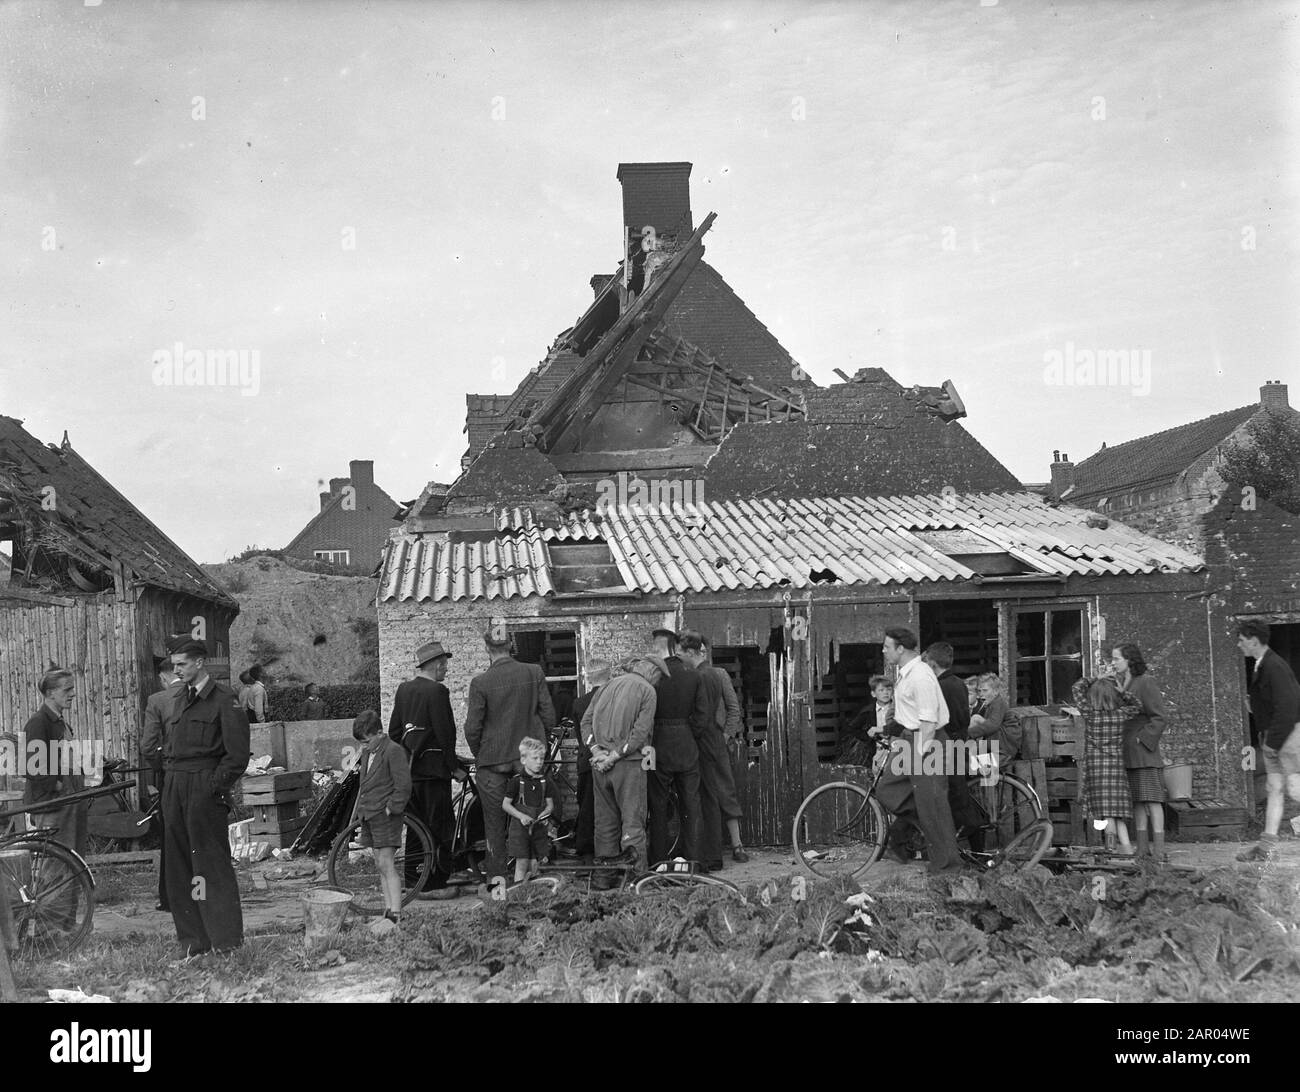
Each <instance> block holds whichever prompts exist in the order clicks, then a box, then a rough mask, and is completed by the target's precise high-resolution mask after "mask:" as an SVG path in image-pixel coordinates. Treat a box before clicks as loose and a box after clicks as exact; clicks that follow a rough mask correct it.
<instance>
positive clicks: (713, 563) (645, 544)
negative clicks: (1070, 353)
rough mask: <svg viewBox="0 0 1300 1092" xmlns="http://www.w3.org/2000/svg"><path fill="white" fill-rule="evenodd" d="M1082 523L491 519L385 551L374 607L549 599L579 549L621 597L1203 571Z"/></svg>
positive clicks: (1061, 519)
mask: <svg viewBox="0 0 1300 1092" xmlns="http://www.w3.org/2000/svg"><path fill="white" fill-rule="evenodd" d="M1089 521H1091V523H1092V524H1096V523H1097V522H1098V521H1097V518H1096V515H1095V513H1090V512H1086V511H1083V510H1081V509H1077V508H1070V507H1065V506H1051V505H1048V504H1047V503H1046V502H1045V501H1044V500H1043V498H1042V497H1039V496H1034V495H1032V494H1028V493H1014V494H1013V493H1002V494H996V493H982V494H962V495H953V494H947V495H929V496H895V497H876V498H863V497H854V496H842V497H835V498H823V499H811V498H793V499H785V498H783V499H773V498H763V499H755V500H739V501H724V502H719V501H709V502H706V503H703V504H685V505H681V504H677V505H671V506H667V507H660V508H653V507H647V508H642V507H638V506H635V505H633V506H628V505H613V506H609V507H608V508H602V509H600V510H599V511H598V512H592V511H589V510H588V511H584V512H582V513H573V514H569V515H567V516H562V517H559V518H555V517H554V516H550V515H547V516H543V517H540V518H539V516H538V514H537V513H536V512H534V511H533V510H532V509H531V508H503V509H501V510H499V511H498V512H497V513H496V528H495V531H493V530H488V531H486V532H474V531H468V532H463V533H458V532H452V533H450V534H449V535H447V536H446V537H445V540H444V541H440V540H439V538H438V537H435V536H432V535H406V534H404V535H401V536H398V537H395V538H394V539H392V540H390V542H389V544H388V546H387V548H386V550H385V553H384V561H383V565H382V566H381V569H380V585H379V599H380V601H381V602H386V601H408V600H413V601H417V602H422V601H434V602H442V601H459V600H467V599H509V598H514V597H520V596H530V595H543V596H546V595H554V594H556V590H557V589H556V579H555V571H554V570H555V568H556V567H557V563H556V562H555V560H554V559H553V558H552V556H551V551H552V549H553V548H554V547H557V546H565V545H569V544H574V545H581V544H583V543H588V544H601V543H603V544H604V545H605V546H607V547H608V550H609V554H610V556H611V557H612V561H613V564H614V566H616V567H617V570H618V573H619V575H620V576H621V578H622V581H623V587H622V588H621V589H619V591H620V592H622V593H623V594H636V593H652V592H662V593H671V592H688V591H695V592H702V591H726V590H734V589H762V588H778V587H790V588H805V587H809V586H811V585H813V584H818V583H826V582H833V583H846V584H859V585H889V584H904V583H908V582H928V581H942V580H974V581H980V580H983V579H989V578H987V577H983V576H981V575H980V574H979V573H978V572H977V571H976V570H975V569H974V568H971V567H969V566H968V565H966V564H964V563H963V559H965V560H972V558H973V557H974V555H990V554H1002V555H1006V556H1007V557H1009V558H1011V559H1014V561H1016V562H1018V563H1019V565H1020V566H1022V569H1023V571H1024V572H1027V573H1029V574H1042V575H1044V576H1047V577H1051V576H1070V575H1116V576H1121V575H1130V574H1138V573H1155V572H1194V571H1197V570H1199V569H1201V568H1203V562H1202V561H1201V559H1200V558H1199V557H1197V556H1195V555H1194V554H1191V553H1188V552H1187V551H1185V550H1181V549H1179V548H1177V547H1175V546H1171V545H1168V544H1167V543H1164V542H1161V541H1159V540H1158V539H1154V538H1151V537H1149V536H1147V535H1143V534H1141V533H1139V532H1137V531H1134V530H1132V529H1131V528H1129V527H1126V526H1124V525H1123V524H1120V523H1115V522H1113V521H1112V522H1110V523H1109V524H1108V525H1107V526H1106V527H1100V526H1094V525H1090V522H1089ZM945 533H946V535H945ZM936 543H937V544H938V545H936ZM945 545H946V546H947V548H949V549H951V551H952V553H946V552H944V550H943V549H941V548H940V546H945ZM602 594H612V592H611V591H610V589H605V590H604V591H603V593H602Z"/></svg>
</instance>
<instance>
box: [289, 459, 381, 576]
mask: <svg viewBox="0 0 1300 1092" xmlns="http://www.w3.org/2000/svg"><path fill="white" fill-rule="evenodd" d="M331 484H332V485H336V486H337V487H338V488H336V489H332V490H331V492H330V493H329V494H328V495H326V496H327V497H328V499H326V496H322V498H321V499H322V508H321V510H320V511H319V512H318V513H317V514H316V515H315V516H313V517H312V518H311V520H310V521H309V522H308V523H307V525H306V526H305V527H304V528H303V529H302V530H301V531H299V532H298V534H297V536H296V537H295V538H294V539H293V541H292V542H290V543H289V545H288V546H286V547H285V548H284V552H285V553H286V554H288V555H289V556H291V557H301V558H308V559H311V558H314V557H315V556H316V552H317V551H331V552H337V551H339V550H346V551H348V560H347V562H346V564H348V565H350V566H351V567H352V568H354V569H357V570H358V571H364V572H371V571H373V570H374V568H375V566H377V565H378V564H379V560H380V555H381V554H382V553H383V549H384V544H385V543H386V542H387V541H388V532H389V530H390V529H391V528H393V527H395V526H397V524H398V523H400V522H401V521H400V520H399V519H398V518H397V517H396V513H397V510H398V504H397V502H396V501H394V500H393V498H392V497H390V496H389V495H388V494H387V493H386V492H384V490H383V489H381V488H380V487H379V486H378V485H376V484H375V483H374V482H373V481H369V482H367V481H364V480H359V478H358V476H356V475H354V478H352V479H334V481H333V482H332V483H331Z"/></svg>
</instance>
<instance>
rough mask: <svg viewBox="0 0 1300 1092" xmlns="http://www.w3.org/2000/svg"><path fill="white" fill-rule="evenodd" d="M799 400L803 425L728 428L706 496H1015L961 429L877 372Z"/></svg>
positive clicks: (1012, 483) (1015, 485) (1005, 475)
mask: <svg viewBox="0 0 1300 1092" xmlns="http://www.w3.org/2000/svg"><path fill="white" fill-rule="evenodd" d="M801 393H802V395H803V400H804V405H805V406H806V409H807V419H806V420H804V421H788V422H780V423H776V422H773V423H771V424H766V423H764V424H749V425H737V426H736V427H735V428H734V429H732V431H731V432H730V434H729V435H728V436H727V437H726V439H724V440H723V441H722V444H721V446H720V447H719V448H718V451H717V453H716V454H715V455H714V456H713V457H712V458H711V459H710V460H709V463H708V467H707V469H706V471H705V483H706V489H707V492H708V496H709V497H710V498H711V499H717V498H719V497H723V496H755V495H763V494H767V493H772V494H774V495H777V496H804V497H807V496H863V497H866V496H888V495H891V494H894V495H905V494H914V493H918V492H920V493H930V492H933V493H942V492H944V491H955V492H959V493H972V492H1004V491H1015V492H1019V491H1020V490H1021V489H1022V486H1021V484H1020V482H1019V481H1017V480H1016V478H1015V476H1014V475H1013V474H1012V473H1011V472H1010V471H1009V470H1007V469H1006V467H1004V466H1003V465H1002V464H1001V463H1000V462H998V460H997V459H995V458H994V457H993V456H992V455H991V454H989V452H988V451H987V450H986V449H985V448H984V446H983V445H982V444H981V443H980V442H979V441H978V440H976V439H975V437H973V436H972V435H971V434H970V433H969V432H967V431H966V430H965V429H964V428H962V426H961V425H960V424H957V423H956V422H955V421H944V420H942V419H941V418H939V417H937V416H935V415H934V414H933V413H931V412H930V411H929V410H927V409H926V408H925V407H924V406H923V405H922V404H921V400H920V399H919V398H918V397H917V396H916V395H914V394H913V393H912V392H911V391H909V390H908V389H907V388H904V387H903V386H902V385H901V384H900V383H898V382H897V381H896V380H894V379H893V378H892V377H891V376H890V375H889V374H888V373H887V372H885V371H884V370H883V369H881V368H864V369H862V370H861V371H860V372H858V374H857V376H855V378H854V380H853V381H851V382H848V383H838V384H836V385H835V386H832V387H827V388H825V389H807V390H804V391H802V392H801Z"/></svg>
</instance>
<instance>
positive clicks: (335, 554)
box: [311, 550, 352, 565]
mask: <svg viewBox="0 0 1300 1092" xmlns="http://www.w3.org/2000/svg"><path fill="white" fill-rule="evenodd" d="M311 554H312V558H313V559H314V560H316V561H324V562H325V563H326V564H329V565H351V564H352V551H351V550H312V552H311ZM340 555H341V559H340Z"/></svg>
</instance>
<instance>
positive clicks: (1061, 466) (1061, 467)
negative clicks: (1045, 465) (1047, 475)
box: [1051, 451, 1074, 500]
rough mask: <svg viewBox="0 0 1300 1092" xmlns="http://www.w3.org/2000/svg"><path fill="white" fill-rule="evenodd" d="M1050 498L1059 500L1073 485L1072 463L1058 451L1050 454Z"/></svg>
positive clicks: (1068, 457)
mask: <svg viewBox="0 0 1300 1092" xmlns="http://www.w3.org/2000/svg"><path fill="white" fill-rule="evenodd" d="M1052 460H1053V461H1052V486H1051V493H1052V496H1053V497H1055V498H1056V499H1057V500H1060V499H1061V497H1062V496H1063V495H1064V493H1065V491H1066V490H1067V489H1069V488H1070V486H1072V485H1073V484H1074V463H1072V462H1070V456H1068V455H1063V454H1061V452H1059V451H1053V452H1052Z"/></svg>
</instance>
